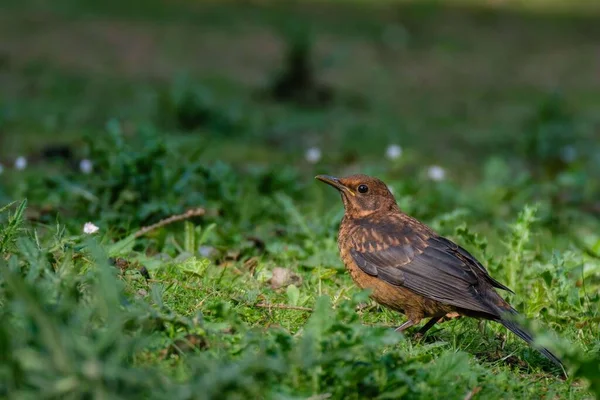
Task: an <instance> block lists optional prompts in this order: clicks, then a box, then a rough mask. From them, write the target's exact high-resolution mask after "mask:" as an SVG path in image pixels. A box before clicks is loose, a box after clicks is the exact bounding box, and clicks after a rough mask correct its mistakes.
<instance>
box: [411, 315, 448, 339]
mask: <svg viewBox="0 0 600 400" xmlns="http://www.w3.org/2000/svg"><path fill="white" fill-rule="evenodd" d="M441 320H442V317H432V318H431V319H430V320H429V321H427V323H426V324H425V325H423V326H422V327H421V329H419V331H418V332H417V333H415V339H420V338H422V337H423V336H425V333H427V331H428V330H430V329H431V327H432V326H434V325H435V324H437V323H438V322H440V321H441Z"/></svg>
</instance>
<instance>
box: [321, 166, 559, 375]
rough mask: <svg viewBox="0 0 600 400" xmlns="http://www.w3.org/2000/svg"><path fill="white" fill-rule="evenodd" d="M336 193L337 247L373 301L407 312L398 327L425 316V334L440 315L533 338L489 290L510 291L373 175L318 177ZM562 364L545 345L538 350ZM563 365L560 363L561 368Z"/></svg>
mask: <svg viewBox="0 0 600 400" xmlns="http://www.w3.org/2000/svg"><path fill="white" fill-rule="evenodd" d="M316 179H318V180H320V181H323V182H325V183H327V184H329V185H331V186H333V187H334V188H336V189H337V190H339V192H340V193H341V197H342V201H343V202H344V208H345V214H344V218H343V219H342V223H341V225H340V231H339V237H338V246H339V250H340V255H341V258H342V260H343V262H344V264H345V265H346V269H347V270H348V271H349V272H350V275H351V276H352V279H353V280H354V282H355V283H356V284H357V285H358V286H359V287H360V288H363V289H371V290H372V292H371V297H372V298H373V299H374V300H375V301H376V302H378V303H380V304H382V305H385V306H387V307H389V308H391V309H393V310H396V311H399V312H402V313H404V314H406V316H407V317H408V320H407V321H406V322H405V323H403V324H402V325H401V326H400V327H398V328H397V329H396V330H397V331H404V330H405V329H407V328H409V327H411V326H413V325H415V324H418V323H419V322H420V321H421V320H422V319H423V318H430V319H429V321H428V322H427V323H426V324H425V325H424V326H423V327H422V328H421V329H420V330H419V332H418V335H422V334H424V333H425V332H426V331H427V330H429V329H430V328H431V327H432V326H433V325H435V324H436V322H438V321H439V320H440V319H442V318H443V317H444V316H445V315H446V314H447V313H450V312H456V313H458V314H460V315H464V316H468V317H474V318H482V319H487V320H492V321H496V322H499V323H501V324H502V325H504V326H505V327H506V328H508V329H509V330H511V331H512V332H513V333H515V334H516V335H517V336H519V337H520V338H521V339H523V340H525V341H526V342H527V343H528V344H529V345H532V344H533V338H532V336H531V335H530V334H529V333H528V332H526V331H525V330H523V328H521V327H520V326H519V325H518V324H517V323H516V322H515V321H514V319H513V318H511V317H514V316H515V315H517V311H516V310H515V309H514V308H513V307H512V306H511V305H510V304H508V303H507V302H506V301H505V300H504V299H503V298H502V297H500V295H499V294H498V293H497V292H496V288H497V289H503V290H507V291H510V292H511V293H512V291H511V290H510V289H509V288H507V287H506V286H504V285H503V284H501V283H500V282H498V281H497V280H495V279H494V278H492V277H491V276H490V275H489V274H488V272H487V270H486V269H485V267H484V266H483V265H481V263H480V262H479V261H477V260H476V259H475V257H473V256H472V255H471V254H469V252H468V251H466V250H465V249H463V248H462V247H460V246H458V245H457V244H455V243H453V242H452V241H450V240H448V239H446V238H443V237H441V236H439V235H438V234H437V233H435V232H434V231H433V230H432V229H431V228H429V227H428V226H426V225H425V224H423V223H421V222H419V221H417V220H416V219H414V218H412V217H410V216H408V215H406V214H404V213H403V212H402V211H401V210H400V208H399V207H398V205H397V204H396V200H395V198H394V196H393V195H392V193H391V192H390V191H389V189H388V187H387V185H386V184H385V183H383V182H382V181H381V180H379V179H377V178H372V177H369V176H366V175H352V176H348V177H346V178H334V177H332V176H327V175H319V176H317V177H316ZM538 350H539V351H540V352H541V353H542V354H543V355H544V356H546V357H547V358H548V359H550V360H551V361H552V362H554V363H555V364H556V365H558V366H560V367H561V368H562V363H561V361H560V360H559V359H558V358H557V357H556V356H555V355H554V354H552V353H551V352H550V351H549V350H548V349H545V348H539V349H538ZM563 370H564V369H563Z"/></svg>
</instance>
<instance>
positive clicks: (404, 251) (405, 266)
mask: <svg viewBox="0 0 600 400" xmlns="http://www.w3.org/2000/svg"><path fill="white" fill-rule="evenodd" d="M381 228H382V227H380V229H378V228H375V227H372V226H371V229H366V230H363V232H362V234H361V233H359V232H356V233H357V235H355V237H354V240H353V242H354V246H352V250H351V251H350V255H351V256H352V258H353V259H354V261H355V262H356V264H357V265H358V267H359V268H360V269H361V270H362V271H364V272H365V273H367V274H369V275H372V276H377V277H379V278H381V279H382V280H384V281H386V282H388V283H390V284H392V285H397V286H402V287H405V288H407V289H410V290H412V291H413V292H415V293H417V294H419V295H421V296H423V297H426V298H429V299H432V300H436V301H440V302H442V303H445V304H450V305H453V306H455V307H459V308H463V309H467V310H472V311H478V312H484V313H488V314H496V311H494V309H493V308H491V307H490V306H489V305H487V304H486V302H485V301H484V299H483V297H482V295H481V294H480V293H479V292H478V289H480V286H481V283H482V281H489V283H490V284H491V285H493V286H496V285H494V282H496V281H495V280H493V279H492V278H491V277H490V276H489V274H488V273H487V271H486V270H485V268H484V267H483V266H482V265H481V264H479V263H478V262H476V260H475V259H474V258H473V257H472V256H470V255H469V254H468V253H466V251H465V253H466V254H462V252H461V251H460V250H459V249H460V248H459V247H458V246H457V245H455V244H454V243H452V242H450V241H449V240H447V239H445V238H441V237H439V236H433V235H428V234H426V233H423V232H416V231H410V232H407V231H406V230H399V229H398V230H396V229H394V230H392V232H390V230H391V229H389V228H391V227H385V228H388V229H381ZM369 231H370V232H369ZM399 231H400V232H402V234H401V236H399V235H398V234H395V235H394V233H395V232H399ZM375 232H376V235H377V236H379V237H383V239H384V240H383V241H382V242H380V243H386V244H385V245H383V246H382V245H381V244H380V246H374V245H365V243H368V241H365V240H364V239H365V237H368V236H372V235H373V233H375ZM407 234H408V235H407ZM392 235H393V236H392ZM361 239H362V240H361ZM498 285H501V284H499V283H498ZM501 286H503V285H501Z"/></svg>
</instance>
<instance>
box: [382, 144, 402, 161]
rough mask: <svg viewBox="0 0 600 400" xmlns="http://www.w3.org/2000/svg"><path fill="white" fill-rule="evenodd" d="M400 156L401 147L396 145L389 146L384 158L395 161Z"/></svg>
mask: <svg viewBox="0 0 600 400" xmlns="http://www.w3.org/2000/svg"><path fill="white" fill-rule="evenodd" d="M401 155H402V147H400V146H398V145H397V144H391V145H389V146H388V148H387V150H386V151H385V156H386V157H387V158H389V159H390V160H395V159H397V158H400V156H401Z"/></svg>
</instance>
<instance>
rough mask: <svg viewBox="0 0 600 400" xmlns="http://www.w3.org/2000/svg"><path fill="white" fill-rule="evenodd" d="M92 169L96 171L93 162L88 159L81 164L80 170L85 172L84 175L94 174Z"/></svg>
mask: <svg viewBox="0 0 600 400" xmlns="http://www.w3.org/2000/svg"><path fill="white" fill-rule="evenodd" d="M92 169H94V165H93V164H92V162H91V161H90V160H88V159H83V160H81V161H80V162H79V170H80V171H81V172H83V173H84V174H86V175H87V174H89V173H91V172H92Z"/></svg>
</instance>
